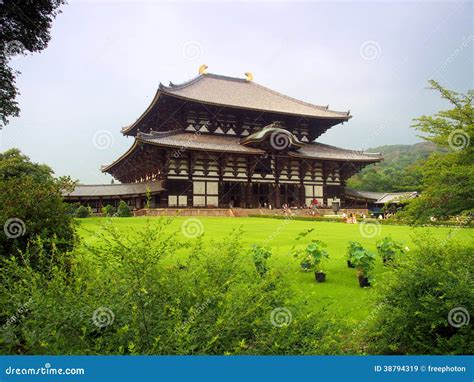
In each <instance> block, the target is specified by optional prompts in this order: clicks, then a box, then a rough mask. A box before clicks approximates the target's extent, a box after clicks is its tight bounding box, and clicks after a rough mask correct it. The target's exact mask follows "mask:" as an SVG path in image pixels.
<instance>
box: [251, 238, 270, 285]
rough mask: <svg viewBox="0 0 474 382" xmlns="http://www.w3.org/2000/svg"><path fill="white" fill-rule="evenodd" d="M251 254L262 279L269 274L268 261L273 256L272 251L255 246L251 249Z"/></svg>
mask: <svg viewBox="0 0 474 382" xmlns="http://www.w3.org/2000/svg"><path fill="white" fill-rule="evenodd" d="M250 254H251V255H252V260H253V264H254V265H255V269H256V270H257V272H258V274H259V275H260V277H263V276H265V274H266V273H267V272H268V265H267V260H268V258H269V257H270V256H271V255H272V253H271V251H270V250H269V249H268V248H264V247H262V246H260V245H257V244H254V245H252V247H251V248H250Z"/></svg>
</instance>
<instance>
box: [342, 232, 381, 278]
mask: <svg viewBox="0 0 474 382" xmlns="http://www.w3.org/2000/svg"><path fill="white" fill-rule="evenodd" d="M347 251H348V259H349V261H350V262H351V263H352V264H353V265H354V266H355V268H356V269H357V273H358V274H359V276H363V277H367V278H369V279H370V278H371V277H372V270H373V269H374V266H375V255H374V254H373V253H372V252H369V251H367V250H366V249H365V248H364V247H362V245H361V244H360V243H358V242H356V241H350V242H349V247H348V249H347Z"/></svg>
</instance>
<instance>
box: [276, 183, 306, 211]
mask: <svg viewBox="0 0 474 382" xmlns="http://www.w3.org/2000/svg"><path fill="white" fill-rule="evenodd" d="M280 200H281V204H282V205H283V204H287V205H288V207H300V204H301V203H300V196H299V189H298V185H297V184H282V185H280Z"/></svg>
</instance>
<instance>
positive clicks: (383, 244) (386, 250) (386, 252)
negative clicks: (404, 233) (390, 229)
mask: <svg viewBox="0 0 474 382" xmlns="http://www.w3.org/2000/svg"><path fill="white" fill-rule="evenodd" d="M376 246H377V252H378V254H379V255H380V256H381V257H382V260H383V263H384V265H393V264H395V263H396V262H397V258H399V257H400V255H403V254H404V253H405V248H404V247H403V243H402V242H400V241H396V240H393V239H392V238H391V237H390V236H385V237H384V238H383V239H381V240H379V241H378V242H377V245H376Z"/></svg>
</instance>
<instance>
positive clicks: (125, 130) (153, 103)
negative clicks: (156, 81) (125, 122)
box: [122, 84, 161, 135]
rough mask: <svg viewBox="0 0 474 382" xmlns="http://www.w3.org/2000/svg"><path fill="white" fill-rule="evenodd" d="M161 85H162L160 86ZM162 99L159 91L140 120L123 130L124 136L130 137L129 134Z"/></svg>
mask: <svg viewBox="0 0 474 382" xmlns="http://www.w3.org/2000/svg"><path fill="white" fill-rule="evenodd" d="M160 85H161V84H160ZM159 97H160V89H158V90H157V91H156V93H155V96H154V97H153V100H152V101H151V103H150V105H149V106H148V107H147V108H146V110H145V111H144V112H143V113H142V115H140V117H138V119H137V120H136V121H135V122H133V123H132V124H131V125H129V126H126V127H124V128H122V134H123V135H128V133H129V132H131V131H132V130H133V129H134V128H135V127H136V126H137V125H138V124H139V123H140V121H141V120H142V119H143V118H145V116H146V115H147V114H148V113H149V112H150V111H151V109H153V107H154V106H155V105H156V102H157V101H158V98H159Z"/></svg>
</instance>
